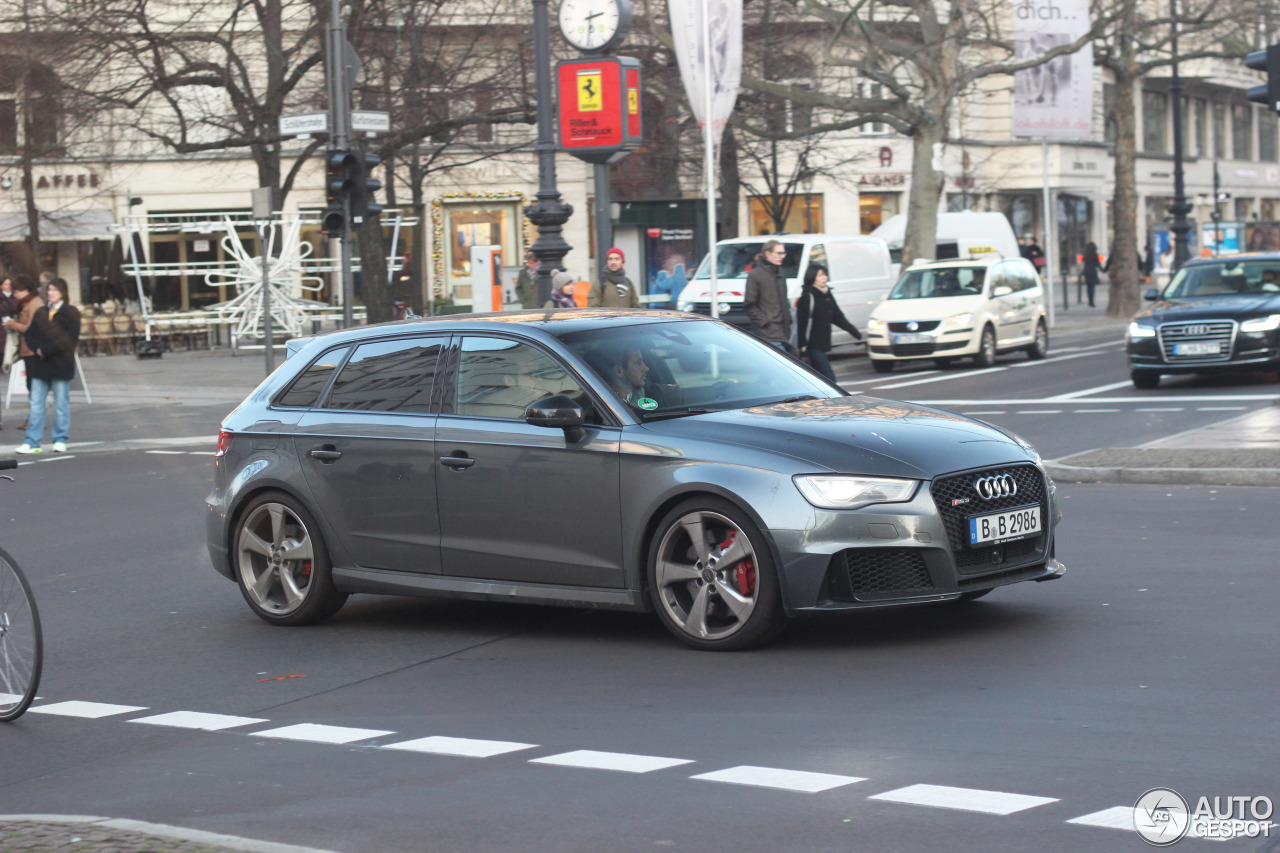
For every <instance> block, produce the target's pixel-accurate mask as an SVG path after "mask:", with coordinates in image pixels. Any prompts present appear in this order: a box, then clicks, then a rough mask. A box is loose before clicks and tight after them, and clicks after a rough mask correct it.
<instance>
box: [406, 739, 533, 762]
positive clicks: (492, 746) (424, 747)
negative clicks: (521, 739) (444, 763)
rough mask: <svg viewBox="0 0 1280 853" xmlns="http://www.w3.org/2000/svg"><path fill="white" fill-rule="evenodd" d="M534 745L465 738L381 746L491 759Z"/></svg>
mask: <svg viewBox="0 0 1280 853" xmlns="http://www.w3.org/2000/svg"><path fill="white" fill-rule="evenodd" d="M536 746H537V744H536V743H514V742H512V741H506V740H476V739H474V738H466V737H442V736H439V735H437V736H435V737H423V738H418V739H417V740H406V741H401V742H400V743H387V744H383V745H382V748H383V749H403V750H405V751H406V752H430V753H433V754H435V755H461V756H464V757H466V758H492V757H493V756H495V755H503V754H505V753H508V752H517V751H519V750H522V749H533V748H534V747H536Z"/></svg>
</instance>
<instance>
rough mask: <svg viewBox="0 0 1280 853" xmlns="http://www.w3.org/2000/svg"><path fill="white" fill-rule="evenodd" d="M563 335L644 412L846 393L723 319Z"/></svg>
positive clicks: (622, 395)
mask: <svg viewBox="0 0 1280 853" xmlns="http://www.w3.org/2000/svg"><path fill="white" fill-rule="evenodd" d="M561 340H562V341H564V343H565V345H566V346H567V347H569V349H571V350H573V351H574V352H575V353H577V354H578V355H579V356H581V357H582V359H583V360H584V361H585V362H586V363H587V364H589V365H591V368H592V370H594V371H595V373H596V375H597V376H599V377H600V379H601V380H602V381H603V382H604V383H605V384H607V385H608V386H609V387H611V388H612V389H613V390H614V393H616V394H617V395H618V397H619V399H621V400H622V401H623V402H625V403H627V404H628V405H629V406H631V408H632V409H633V410H634V411H636V412H637V413H639V414H641V415H642V416H647V417H654V416H658V415H662V414H668V415H669V416H673V415H676V414H693V413H697V412H699V411H706V410H709V409H741V408H746V407H748V406H754V405H761V404H764V403H773V402H781V401H782V400H792V399H795V398H797V397H807V398H825V397H839V396H843V392H842V391H841V390H840V389H838V388H836V387H834V386H832V385H830V384H828V383H827V382H826V380H824V379H822V378H821V377H819V376H816V375H815V374H813V373H811V372H809V371H808V370H807V369H806V368H805V367H804V366H803V365H801V364H800V363H799V362H796V361H795V360H793V359H791V358H790V357H788V356H786V355H784V354H783V353H781V352H780V351H778V350H777V349H775V348H774V347H771V346H769V345H768V344H766V343H764V342H762V341H760V340H758V339H756V338H754V337H752V336H751V335H748V334H747V333H746V332H740V331H738V330H737V329H734V328H732V327H730V326H725V325H722V324H720V323H711V322H700V321H691V322H665V323H650V324H647V325H644V326H623V327H620V328H602V329H592V330H590V331H585V332H571V333H566V334H563V335H561Z"/></svg>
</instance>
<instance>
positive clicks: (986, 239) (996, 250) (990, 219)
mask: <svg viewBox="0 0 1280 853" xmlns="http://www.w3.org/2000/svg"><path fill="white" fill-rule="evenodd" d="M871 236H872V237H879V238H880V239H882V240H884V241H885V242H886V243H888V244H889V254H890V255H891V256H892V258H893V276H894V278H895V279H896V278H897V277H898V275H899V274H900V273H901V271H902V245H903V243H905V242H906V237H907V216H906V214H905V213H899V214H898V215H897V216H890V217H889V218H888V219H886V220H885V221H884V222H883V223H882V224H881V225H880V227H878V228H876V230H874V231H872V232H871ZM1021 256H1022V251H1021V249H1019V247H1018V238H1017V237H1016V236H1015V235H1014V233H1013V227H1012V226H1011V225H1010V224H1009V220H1008V219H1007V218H1005V215H1004V214H1003V213H977V212H974V211H972V210H966V211H963V212H960V213H939V214H938V236H937V250H936V252H935V254H934V256H933V258H931V259H926V258H917V259H916V260H935V261H946V260H961V261H967V260H978V259H980V258H990V257H999V258H1018V257H1021Z"/></svg>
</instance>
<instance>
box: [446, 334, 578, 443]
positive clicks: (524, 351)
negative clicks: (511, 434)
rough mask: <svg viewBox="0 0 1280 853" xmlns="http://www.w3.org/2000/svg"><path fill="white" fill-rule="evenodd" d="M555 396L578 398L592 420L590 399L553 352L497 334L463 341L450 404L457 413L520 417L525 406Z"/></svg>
mask: <svg viewBox="0 0 1280 853" xmlns="http://www.w3.org/2000/svg"><path fill="white" fill-rule="evenodd" d="M557 394H563V395H565V396H566V397H569V398H570V399H572V400H574V401H575V402H577V403H578V405H580V406H582V409H583V413H584V415H585V418H586V420H587V422H588V423H591V422H593V416H592V411H593V407H592V405H591V399H590V398H589V397H588V396H587V394H586V393H585V392H584V391H583V390H582V386H581V385H579V384H578V382H577V380H576V379H574V377H573V375H572V374H570V373H569V371H568V369H567V368H565V367H564V366H563V365H561V364H560V363H559V362H557V361H556V360H555V359H553V358H551V356H549V355H547V354H546V353H544V352H542V351H541V350H539V349H536V348H534V347H531V346H529V345H528V344H521V343H517V342H516V341H508V340H503V339H501V338H479V337H468V338H463V339H462V347H461V351H460V354H459V358H458V381H457V404H456V407H455V408H454V411H456V412H457V413H458V414H459V415H466V416H469V417H477V418H507V419H510V420H519V421H523V420H524V410H525V409H527V408H528V407H529V406H531V405H533V404H534V403H536V402H538V401H539V400H545V399H546V398H547V397H554V396H555V395H557Z"/></svg>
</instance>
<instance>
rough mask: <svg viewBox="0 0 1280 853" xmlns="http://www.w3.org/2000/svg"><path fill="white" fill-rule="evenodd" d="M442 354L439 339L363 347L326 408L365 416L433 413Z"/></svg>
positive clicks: (335, 385)
mask: <svg viewBox="0 0 1280 853" xmlns="http://www.w3.org/2000/svg"><path fill="white" fill-rule="evenodd" d="M440 351H441V345H440V341H439V339H436V338H408V339H401V340H395V341H375V342H374V343H368V344H361V345H360V346H359V347H358V348H357V349H356V351H355V353H354V354H353V355H352V356H351V358H350V359H349V360H348V361H347V363H346V364H345V365H343V368H342V372H341V373H339V374H338V378H337V379H336V380H334V383H333V391H331V392H330V393H329V400H328V402H327V403H326V404H325V406H326V408H330V409H355V410H358V411H365V412H410V413H418V414H425V413H427V412H430V411H431V389H432V387H433V386H434V384H435V378H436V367H437V365H438V363H439V361H440Z"/></svg>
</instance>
